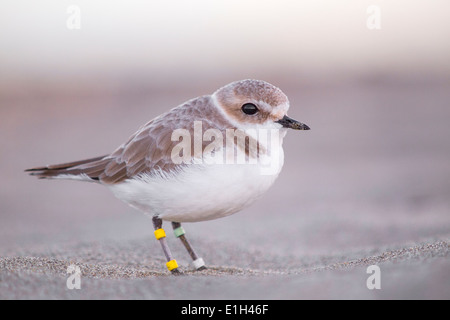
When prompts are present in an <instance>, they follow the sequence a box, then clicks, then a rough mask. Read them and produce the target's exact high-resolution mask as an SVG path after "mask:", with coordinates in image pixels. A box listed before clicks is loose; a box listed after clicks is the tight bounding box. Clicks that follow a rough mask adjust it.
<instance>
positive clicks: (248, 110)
mask: <svg viewBox="0 0 450 320" xmlns="http://www.w3.org/2000/svg"><path fill="white" fill-rule="evenodd" d="M241 109H242V112H244V113H245V114H248V115H254V114H255V113H257V112H258V107H257V106H255V105H254V104H253V103H246V104H244V105H243V106H242V108H241Z"/></svg>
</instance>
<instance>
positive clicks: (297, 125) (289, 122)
mask: <svg viewBox="0 0 450 320" xmlns="http://www.w3.org/2000/svg"><path fill="white" fill-rule="evenodd" d="M275 122H277V123H279V124H281V125H282V126H283V127H285V128H291V129H294V130H310V128H309V127H308V126H307V125H306V124H304V123H301V122H298V121H297V120H294V119H292V118H289V117H288V116H284V117H283V118H282V119H281V120H278V121H275Z"/></svg>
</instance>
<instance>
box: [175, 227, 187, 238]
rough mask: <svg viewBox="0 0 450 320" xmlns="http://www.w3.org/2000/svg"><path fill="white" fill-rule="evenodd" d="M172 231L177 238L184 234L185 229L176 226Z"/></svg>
mask: <svg viewBox="0 0 450 320" xmlns="http://www.w3.org/2000/svg"><path fill="white" fill-rule="evenodd" d="M173 233H174V234H175V237H177V238H179V237H181V236H182V235H184V234H186V231H184V229H183V227H181V226H180V227H178V228H176V229H173Z"/></svg>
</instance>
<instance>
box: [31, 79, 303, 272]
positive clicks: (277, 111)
mask: <svg viewBox="0 0 450 320" xmlns="http://www.w3.org/2000/svg"><path fill="white" fill-rule="evenodd" d="M288 108H289V101H288V98H287V97H286V95H285V94H284V93H283V92H282V91H281V90H280V89H279V88H277V87H275V86H273V85H271V84H269V83H267V82H264V81H260V80H242V81H236V82H233V83H230V84H228V85H226V86H224V87H222V88H220V89H219V90H217V91H216V92H214V93H213V94H212V95H206V96H201V97H198V98H195V99H192V100H189V101H187V102H185V103H183V104H181V105H180V106H178V107H176V108H174V109H172V110H170V111H168V112H167V113H165V114H163V115H160V116H159V117H157V118H155V119H153V120H151V121H150V122H148V123H147V124H145V125H144V126H142V127H141V128H140V129H139V130H138V131H137V132H136V133H135V134H133V135H132V136H131V137H130V138H129V140H128V141H127V142H125V143H124V144H122V145H121V146H120V147H119V148H117V149H116V150H115V151H114V152H112V153H111V154H109V155H105V156H101V157H96V158H92V159H87V160H81V161H75V162H70V163H64V164H58V165H49V166H45V167H38V168H32V169H28V170H26V171H29V172H31V175H34V176H37V177H39V178H52V179H73V180H82V181H90V182H96V183H100V184H102V185H104V186H106V187H108V188H109V189H110V190H111V191H112V192H113V193H114V195H115V196H116V197H117V198H119V199H121V200H123V201H125V202H126V203H128V204H129V205H130V206H132V207H134V208H137V209H139V210H141V211H143V212H144V213H146V214H148V215H150V216H151V217H152V219H153V225H154V227H155V237H156V239H157V240H159V242H160V243H161V246H162V248H163V251H164V254H165V256H166V259H167V268H168V269H169V270H170V271H172V272H173V273H178V272H179V269H178V265H177V262H176V260H175V259H173V257H172V254H171V252H170V250H169V247H168V246H167V242H166V240H165V236H166V235H165V232H164V229H162V222H163V220H165V221H171V222H172V227H173V229H174V233H175V236H176V237H178V238H180V239H181V241H182V242H183V244H184V246H185V247H186V249H187V250H188V252H189V254H190V256H191V258H192V259H193V264H194V267H195V268H196V269H203V268H205V264H204V261H203V259H202V258H200V257H199V256H198V255H197V254H196V253H195V251H194V250H193V249H192V246H191V245H190V244H189V242H188V241H187V239H186V237H185V231H184V229H183V227H181V223H182V222H197V221H204V220H210V219H217V218H221V217H225V216H227V215H230V214H233V213H235V212H237V211H239V210H241V209H242V208H244V207H246V206H248V205H250V204H251V203H253V202H254V201H255V200H256V199H257V198H258V197H259V196H260V195H262V194H263V193H264V192H265V191H267V190H268V189H269V187H270V186H271V185H272V184H273V182H274V181H275V179H276V178H277V176H278V174H279V172H280V170H281V168H282V166H283V162H284V153H283V148H282V141H283V138H284V136H285V134H286V131H287V129H288V128H292V129H296V130H309V127H308V126H307V125H305V124H303V123H300V122H298V121H296V120H293V119H291V118H289V117H288V116H287V115H286V113H287V111H288Z"/></svg>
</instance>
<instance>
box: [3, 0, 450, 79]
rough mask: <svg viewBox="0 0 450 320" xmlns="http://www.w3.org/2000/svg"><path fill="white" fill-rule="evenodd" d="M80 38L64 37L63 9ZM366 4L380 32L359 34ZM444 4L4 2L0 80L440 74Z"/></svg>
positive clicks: (447, 65)
mask: <svg viewBox="0 0 450 320" xmlns="http://www.w3.org/2000/svg"><path fill="white" fill-rule="evenodd" d="M72 4H74V5H77V6H79V8H80V10H81V29H80V30H69V29H68V28H67V27H66V21H67V19H68V18H69V14H68V13H67V12H66V11H67V8H68V7H69V5H72ZM369 5H378V6H379V7H380V9H381V30H377V31H373V30H372V31H371V30H369V29H368V28H367V27H366V21H367V18H368V16H369V15H368V14H367V13H366V10H367V8H368V6H369ZM449 13H450V2H449V1H447V0H430V1H425V0H389V1H388V0H384V1H383V0H347V1H335V0H302V1H289V0H282V1H268V0H247V1H237V0H226V1H221V0H218V1H217V0H216V1H206V0H194V1H185V0H165V1H148V0H147V1H139V0H132V1H106V0H101V1H99V0H96V1H92V0H78V1H77V0H72V1H61V0H53V1H52V0H47V1H44V0H40V1H31V0H27V1H26V0H14V1H13V0H9V1H2V4H1V5H0V74H1V75H0V78H3V82H4V81H9V80H12V79H16V78H17V79H21V78H26V77H29V76H30V75H33V76H38V77H43V78H44V77H50V78H51V77H55V76H65V75H71V76H76V75H81V76H88V77H91V76H94V77H95V76H96V75H98V74H101V75H109V74H111V75H113V76H114V75H119V74H123V73H125V74H139V73H142V74H147V75H151V74H155V75H163V76H167V77H176V75H177V74H180V73H182V74H214V73H215V74H221V73H227V72H228V73H229V72H234V71H235V70H239V71H240V72H246V71H249V72H251V71H254V70H261V69H262V70H270V71H278V72H303V73H305V74H319V75H320V74H322V75H336V74H339V75H342V74H350V75H351V74H367V73H400V74H403V73H407V74H410V73H413V74H418V75H421V74H424V73H427V74H433V75H435V74H437V75H445V76H446V75H449V74H450V58H449V57H450V19H449Z"/></svg>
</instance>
